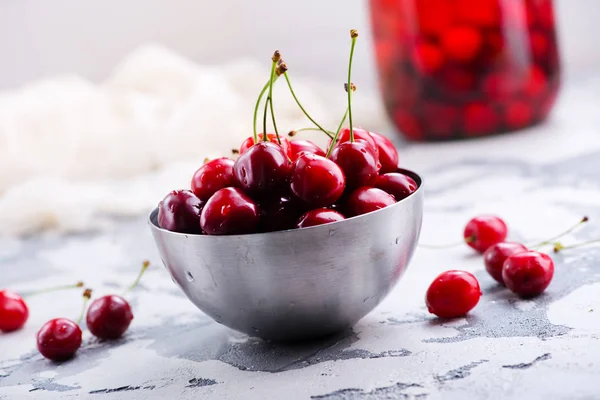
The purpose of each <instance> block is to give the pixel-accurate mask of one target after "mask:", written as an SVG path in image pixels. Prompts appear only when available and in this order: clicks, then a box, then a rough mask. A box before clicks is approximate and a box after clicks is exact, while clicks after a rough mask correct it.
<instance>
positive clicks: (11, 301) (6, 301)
mask: <svg viewBox="0 0 600 400" xmlns="http://www.w3.org/2000/svg"><path fill="white" fill-rule="evenodd" d="M28 317H29V309H28V308H27V304H26V303H25V301H24V300H23V298H22V297H21V296H19V295H18V294H16V293H13V292H11V291H10V290H0V331H2V332H12V331H16V330H18V329H21V328H22V327H23V325H25V322H27V318H28Z"/></svg>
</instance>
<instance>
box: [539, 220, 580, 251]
mask: <svg viewBox="0 0 600 400" xmlns="http://www.w3.org/2000/svg"><path fill="white" fill-rule="evenodd" d="M589 220H590V219H589V218H588V217H583V218H581V220H580V221H579V222H577V223H576V224H575V225H573V226H572V227H570V228H569V229H567V230H566V231H564V232H562V233H560V234H558V235H556V236H554V237H552V238H550V239H548V240H544V241H543V242H540V243H538V244H535V245H533V246H529V248H531V249H537V248H540V247H543V246H547V245H549V244H555V241H556V239H560V238H561V237H563V236H566V235H568V234H569V233H571V232H573V231H574V230H575V229H577V228H578V227H579V226H580V225H582V224H584V223H586V222H587V221H589Z"/></svg>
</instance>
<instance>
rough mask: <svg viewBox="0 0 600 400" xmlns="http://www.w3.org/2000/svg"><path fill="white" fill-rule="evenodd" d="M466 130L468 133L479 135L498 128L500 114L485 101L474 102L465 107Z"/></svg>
mask: <svg viewBox="0 0 600 400" xmlns="http://www.w3.org/2000/svg"><path fill="white" fill-rule="evenodd" d="M464 118H465V131H466V134H467V135H470V136H479V135H484V134H486V133H490V132H493V131H495V130H496V129H498V124H499V120H498V116H497V115H496V113H495V112H494V110H493V109H492V108H491V107H490V106H488V105H485V104H483V103H472V104H469V105H467V107H466V108H465V114H464Z"/></svg>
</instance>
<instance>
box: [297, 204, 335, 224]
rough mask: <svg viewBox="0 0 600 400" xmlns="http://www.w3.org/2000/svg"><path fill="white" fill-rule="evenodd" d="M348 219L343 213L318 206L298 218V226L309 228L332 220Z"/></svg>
mask: <svg viewBox="0 0 600 400" xmlns="http://www.w3.org/2000/svg"><path fill="white" fill-rule="evenodd" d="M343 219H346V218H345V217H344V216H343V215H342V214H340V213H339V212H337V211H334V210H330V209H328V208H317V209H316V210H310V211H308V212H306V213H304V214H302V216H301V217H300V219H298V222H297V223H296V227H297V228H308V227H309V226H316V225H323V224H329V223H330V222H335V221H341V220H343Z"/></svg>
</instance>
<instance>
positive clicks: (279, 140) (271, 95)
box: [263, 50, 281, 145]
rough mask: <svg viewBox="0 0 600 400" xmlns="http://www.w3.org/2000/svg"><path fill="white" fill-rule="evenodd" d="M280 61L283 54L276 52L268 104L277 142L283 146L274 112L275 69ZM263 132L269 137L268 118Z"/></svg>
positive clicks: (272, 65)
mask: <svg viewBox="0 0 600 400" xmlns="http://www.w3.org/2000/svg"><path fill="white" fill-rule="evenodd" d="M280 59H281V54H279V50H275V53H273V57H272V58H271V60H272V61H273V63H272V64H271V77H270V78H269V96H268V97H267V102H268V103H269V108H270V110H271V119H272V121H273V129H274V130H275V136H277V141H278V142H279V145H281V138H280V137H279V131H278V130H277V123H276V122H275V112H274V111H273V83H275V68H277V62H279V60H280ZM266 106H267V104H265V107H266ZM265 115H266V110H265ZM263 130H264V132H263V136H264V137H267V120H266V118H265V119H264V120H263ZM267 140H268V139H267ZM265 141H266V140H265Z"/></svg>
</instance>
